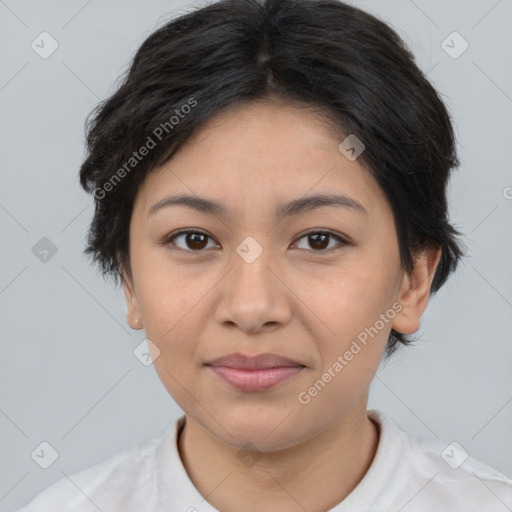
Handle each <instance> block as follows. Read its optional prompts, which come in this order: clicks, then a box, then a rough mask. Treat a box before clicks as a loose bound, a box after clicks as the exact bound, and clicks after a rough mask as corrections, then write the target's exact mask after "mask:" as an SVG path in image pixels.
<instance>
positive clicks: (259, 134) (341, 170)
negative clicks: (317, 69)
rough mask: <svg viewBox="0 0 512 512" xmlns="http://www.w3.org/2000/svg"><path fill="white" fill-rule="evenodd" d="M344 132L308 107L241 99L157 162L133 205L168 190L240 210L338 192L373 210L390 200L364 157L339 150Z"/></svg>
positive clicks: (147, 204) (146, 204) (146, 203)
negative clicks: (170, 155) (160, 163)
mask: <svg viewBox="0 0 512 512" xmlns="http://www.w3.org/2000/svg"><path fill="white" fill-rule="evenodd" d="M345 137H346V135H345V134H343V133H341V130H336V129H335V128H334V127H333V126H332V124H331V123H328V122H326V119H325V118H323V117H321V116H319V115H318V114H317V113H315V112H314V111H312V109H309V108H304V107H302V108H297V107H295V106H291V105H288V104H282V103H275V102H257V103H244V104H241V105H237V106H234V107H230V108H228V109H226V110H224V111H222V112H220V113H219V114H217V115H215V116H213V117H212V118H211V119H209V120H208V121H207V122H206V123H205V124H204V125H203V126H202V127H201V128H200V129H199V130H197V131H196V132H195V133H194V134H193V135H192V136H191V137H190V138H189V140H188V141H187V142H186V143H185V144H184V145H183V146H182V148H181V149H180V150H179V151H178V152H177V153H176V154H175V155H174V156H173V158H172V159H171V160H170V161H169V162H167V163H166V164H165V165H164V166H162V167H161V168H158V169H155V170H153V171H151V172H150V173H149V175H148V176H147V178H146V180H145V181H144V183H143V184H142V186H141V189H140V190H139V194H138V197H137V201H136V202H137V206H138V208H139V209H141V210H142V211H143V212H144V213H145V214H149V211H150V209H151V207H152V206H153V205H154V204H155V203H156V202H158V201H160V200H162V199H164V198H165V197H166V196H167V195H169V194H176V193H181V194H187V195H197V196H200V197H207V198H211V199H214V200H215V201H217V202H220V203H222V204H224V205H225V206H226V207H227V209H230V210H232V211H233V212H234V213H238V214H241V213H243V211H249V210H250V212H251V215H252V214H254V212H255V211H262V210H265V209H268V208H267V207H270V206H271V205H272V207H273V206H275V205H276V204H282V203H284V202H286V201H288V200H290V199H292V198H293V199H298V198H300V197H303V196H307V195H312V194H316V193H323V194H343V195H344V196H347V197H350V198H353V199H354V200H356V201H357V202H359V203H361V204H362V205H363V206H364V208H365V209H366V210H367V211H368V212H369V213H370V214H372V215H377V216H378V215H382V214H384V213H385V212H384V210H386V209H388V210H389V205H388V204H387V201H386V199H385V197H384V194H383V192H382V190H381V189H380V187H379V185H378V184H377V182H376V181H375V179H374V178H373V176H372V175H371V173H370V172H369V171H368V170H367V169H366V167H365V166H364V165H362V162H361V161H359V162H358V160H357V159H356V160H354V161H350V160H349V159H347V158H346V156H344V154H343V153H342V152H341V151H340V150H339V148H338V146H339V144H340V143H341V142H342V141H343V140H344V139H345Z"/></svg>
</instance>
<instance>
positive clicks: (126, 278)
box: [122, 270, 143, 329]
mask: <svg viewBox="0 0 512 512" xmlns="http://www.w3.org/2000/svg"><path fill="white" fill-rule="evenodd" d="M122 282H123V290H124V298H125V301H126V309H127V312H126V320H127V322H128V325H129V326H130V327H131V328H132V329H142V328H143V324H142V316H141V314H140V309H139V303H138V302H137V296H136V294H135V287H134V285H133V279H132V277H131V275H128V273H126V272H125V271H124V270H123V271H122Z"/></svg>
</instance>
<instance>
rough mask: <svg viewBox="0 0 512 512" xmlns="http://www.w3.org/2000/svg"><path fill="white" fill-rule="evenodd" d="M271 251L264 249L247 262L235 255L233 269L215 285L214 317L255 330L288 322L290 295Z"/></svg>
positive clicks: (281, 325) (247, 330)
mask: <svg viewBox="0 0 512 512" xmlns="http://www.w3.org/2000/svg"><path fill="white" fill-rule="evenodd" d="M270 253H271V251H263V253H262V254H261V255H260V256H258V257H257V258H256V259H255V260H254V261H252V262H250V263H249V262H248V261H246V260H244V259H243V258H242V257H240V256H239V255H238V254H235V256H234V258H233V260H234V261H233V267H232V270H231V271H230V272H228V274H227V275H226V276H225V277H224V279H223V280H222V282H221V283H219V287H218V291H219V293H220V298H219V301H218V303H217V307H216V312H215V319H216V321H217V322H218V323H219V324H222V325H223V326H224V327H231V328H233V327H238V328H239V329H241V330H242V331H243V332H245V333H257V332H260V331H272V330H274V329H278V328H280V327H283V326H284V325H286V324H287V323H288V322H289V321H290V318H291V312H292V308H291V304H290V298H291V296H292V295H293V294H292V293H291V292H290V290H289V289H288V287H287V286H286V284H285V283H286V279H285V276H284V275H282V274H283V273H282V272H280V270H279V266H278V265H277V264H275V261H273V260H272V258H271V257H270Z"/></svg>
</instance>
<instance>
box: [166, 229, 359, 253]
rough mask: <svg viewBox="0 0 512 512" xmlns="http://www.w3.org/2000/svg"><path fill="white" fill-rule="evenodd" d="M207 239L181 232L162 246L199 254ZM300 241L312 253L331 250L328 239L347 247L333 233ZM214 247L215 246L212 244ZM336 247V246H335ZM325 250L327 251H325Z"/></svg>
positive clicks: (313, 234) (200, 233) (319, 233)
mask: <svg viewBox="0 0 512 512" xmlns="http://www.w3.org/2000/svg"><path fill="white" fill-rule="evenodd" d="M180 239H181V240H182V241H181V244H182V245H181V246H180V244H179V243H176V240H180ZM208 239H211V240H213V238H212V237H211V236H210V235H208V234H207V233H205V232H203V231H198V230H191V229H188V230H182V231H178V232H177V233H174V234H172V235H170V236H169V237H167V238H166V239H165V240H163V242H162V244H163V245H169V244H172V245H175V246H177V247H178V249H181V250H184V251H187V252H201V251H202V250H204V249H206V248H208V245H207V241H208ZM302 239H306V243H307V244H309V246H310V247H311V248H313V252H328V251H329V250H330V249H332V246H331V247H329V239H331V240H337V241H338V244H337V245H348V244H349V242H348V241H347V240H345V239H344V238H342V237H341V236H339V235H337V234H336V233H333V232H332V231H328V230H324V231H310V232H309V233H305V234H304V235H302V236H301V237H300V238H299V241H300V240H302ZM214 246H215V244H214ZM335 246H336V244H335ZM299 249H303V247H299ZM326 249H327V250H326Z"/></svg>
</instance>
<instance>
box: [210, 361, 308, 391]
mask: <svg viewBox="0 0 512 512" xmlns="http://www.w3.org/2000/svg"><path fill="white" fill-rule="evenodd" d="M206 366H207V367H209V368H210V369H211V371H212V372H213V373H214V374H215V375H216V376H218V377H220V378H221V379H222V380H223V381H224V382H226V383H228V384H229V385H230V386H232V387H234V388H235V389H237V390H239V391H245V392H256V391H265V390H267V389H270V388H272V387H275V386H277V385H278V384H280V383H282V382H284V381H286V380H288V379H290V378H291V377H293V376H295V375H297V374H298V373H300V372H301V371H302V370H303V369H304V368H305V365H303V364H301V363H299V362H297V361H294V360H292V359H289V358H286V357H282V356H278V355H276V354H261V355H259V356H255V357H254V356H252V357H248V356H244V355H242V354H231V355H229V356H224V357H221V358H218V359H215V360H213V361H210V362H208V363H206Z"/></svg>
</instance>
